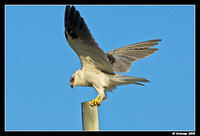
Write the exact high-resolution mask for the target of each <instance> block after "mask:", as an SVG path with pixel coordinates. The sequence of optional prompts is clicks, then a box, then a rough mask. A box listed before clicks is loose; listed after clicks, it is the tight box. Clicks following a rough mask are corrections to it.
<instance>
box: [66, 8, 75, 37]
mask: <svg viewBox="0 0 200 136" xmlns="http://www.w3.org/2000/svg"><path fill="white" fill-rule="evenodd" d="M76 14H77V10H76V9H75V7H74V6H73V5H72V6H71V5H66V9H65V37H66V38H68V36H67V34H66V32H67V33H68V35H70V36H71V37H72V38H73V39H77V38H78V35H77V33H76V31H75V30H74V29H75V26H74V22H73V21H74V17H75V16H76Z"/></svg>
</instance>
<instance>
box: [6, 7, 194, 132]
mask: <svg viewBox="0 0 200 136" xmlns="http://www.w3.org/2000/svg"><path fill="white" fill-rule="evenodd" d="M75 7H76V8H77V9H78V10H79V11H80V14H81V16H82V17H83V18H84V19H85V22H86V23H87V25H88V27H89V29H90V31H91V33H92V34H93V37H94V38H95V40H96V42H97V43H98V44H99V46H100V47H101V48H102V49H103V50H104V51H105V52H107V51H110V50H112V49H115V48H119V47H122V46H126V45H129V44H133V43H137V42H142V41H146V40H152V39H158V38H161V39H162V42H160V44H159V45H157V46H156V47H157V48H159V51H158V52H155V53H154V54H152V55H151V56H149V57H148V58H146V59H144V60H139V61H137V62H135V63H134V64H133V66H132V67H131V69H130V72H128V73H121V74H124V75H129V76H136V77H144V78H146V79H148V80H150V81H151V83H147V84H146V85H145V86H138V85H125V86H120V87H118V88H117V89H115V90H114V91H113V92H112V93H110V92H108V93H107V96H108V99H107V100H106V101H103V102H102V106H100V107H99V109H98V110H99V127H100V130H136V131H137V130H142V131H145V130H148V131H150V130H194V129H195V121H194V120H195V99H194V97H195V88H194V81H195V76H194V68H195V67H194V61H195V57H194V56H195V54H194V51H195V42H194V38H195V35H194V33H195V30H194V21H195V20H194V10H195V9H194V6H193V5H185V6H184V5H182V6H180V5H173V6H168V5H163V6H162V5H158V6H154V5H149V6H147V5H146V6H145V5H137V6H136V5H128V6H127V5H124V6H120V5H113V6H112V5H107V6H106V5H101V6H99V5H95V6H92V5H91V6H87V5H82V6H80V5H75ZM64 12H65V6H64V5H55V6H53V5H52V6H51V5H22V6H20V5H7V6H6V8H5V13H6V16H5V35H6V39H5V49H6V51H5V53H6V58H5V59H6V60H5V62H6V63H5V64H6V65H5V66H6V68H5V70H6V71H5V72H6V74H5V76H6V79H5V80H6V82H5V83H6V85H5V94H6V96H5V98H6V103H5V104H6V105H5V108H6V110H5V112H6V113H5V115H6V116H5V117H6V118H5V119H6V121H5V127H6V130H9V131H11V130H23V131H24V130H25V131H26V130H33V131H34V130H58V131H62V130H82V121H81V103H82V102H84V101H89V100H92V99H94V98H95V97H96V96H97V94H96V92H95V91H94V89H93V88H89V87H75V88H74V89H71V88H70V85H69V80H70V77H71V75H72V74H73V73H74V72H75V71H76V70H77V69H80V68H81V64H80V61H79V58H78V57H77V55H76V54H75V52H74V51H73V50H72V49H71V48H70V46H69V45H68V43H67V41H66V39H65V36H64Z"/></svg>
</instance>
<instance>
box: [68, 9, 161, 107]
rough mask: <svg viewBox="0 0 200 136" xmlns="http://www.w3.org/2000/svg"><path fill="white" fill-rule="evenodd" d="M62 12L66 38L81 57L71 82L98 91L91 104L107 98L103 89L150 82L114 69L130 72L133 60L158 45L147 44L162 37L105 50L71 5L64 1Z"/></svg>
mask: <svg viewBox="0 0 200 136" xmlns="http://www.w3.org/2000/svg"><path fill="white" fill-rule="evenodd" d="M64 16H65V17H64V27H65V30H64V32H65V37H66V40H67V42H68V44H69V46H70V47H71V48H72V49H73V50H74V51H75V52H76V54H77V55H78V57H79V59H80V61H81V69H78V70H77V71H76V72H74V73H73V74H72V76H71V78H70V86H71V88H73V87H75V86H83V87H93V88H94V89H95V91H96V92H97V94H98V95H97V97H96V98H94V99H93V100H91V101H90V105H91V106H100V105H101V102H102V100H105V99H106V98H107V95H106V92H107V91H112V90H113V89H115V88H116V87H117V86H120V85H128V84H136V85H142V86H144V84H143V83H150V81H149V80H147V79H145V78H141V77H132V76H125V75H121V74H117V72H129V70H130V67H131V66H132V64H133V62H135V61H137V60H138V59H144V58H146V57H147V56H149V55H150V54H152V53H154V52H155V51H157V50H158V48H150V47H152V46H155V45H157V44H158V43H159V42H160V41H161V40H162V39H154V40H148V41H144V42H140V43H136V44H131V45H128V46H124V47H121V48H117V49H114V50H112V51H109V52H106V53H105V52H104V51H103V50H102V49H101V48H100V47H99V45H98V44H97V42H96V41H95V39H94V38H93V36H92V34H91V32H90V30H89V29H88V26H87V24H86V23H85V21H84V19H83V17H81V15H80V12H79V11H78V10H76V8H75V7H74V6H73V5H66V8H65V15H64Z"/></svg>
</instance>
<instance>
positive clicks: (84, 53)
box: [65, 6, 114, 74]
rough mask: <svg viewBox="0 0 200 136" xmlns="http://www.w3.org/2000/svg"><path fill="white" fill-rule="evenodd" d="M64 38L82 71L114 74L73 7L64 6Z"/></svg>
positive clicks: (104, 55)
mask: <svg viewBox="0 0 200 136" xmlns="http://www.w3.org/2000/svg"><path fill="white" fill-rule="evenodd" d="M65 36H66V39H67V41H68V43H69V45H70V46H71V48H72V49H73V50H74V51H75V52H76V53H77V55H78V56H79V58H80V60H81V64H82V69H84V68H97V69H100V70H102V71H105V72H108V73H112V74H113V73H114V71H113V69H112V65H111V64H110V63H109V61H108V58H107V57H106V54H105V53H104V52H103V50H101V49H100V48H99V47H98V44H97V43H96V42H95V40H94V39H93V37H92V35H91V33H90V30H89V29H88V27H87V25H86V23H85V21H84V19H83V18H82V17H81V16H80V13H79V11H77V10H76V9H75V7H74V6H66V10H65Z"/></svg>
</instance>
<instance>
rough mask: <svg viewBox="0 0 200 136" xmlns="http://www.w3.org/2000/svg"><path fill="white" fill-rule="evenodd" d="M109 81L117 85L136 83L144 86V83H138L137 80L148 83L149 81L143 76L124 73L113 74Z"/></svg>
mask: <svg viewBox="0 0 200 136" xmlns="http://www.w3.org/2000/svg"><path fill="white" fill-rule="evenodd" d="M111 81H112V82H114V83H115V84H117V85H126V84H136V85H142V86H144V84H142V83H139V82H143V83H150V81H149V80H147V79H145V78H141V77H131V76H124V75H119V74H116V75H114V76H113V77H112V78H111Z"/></svg>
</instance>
